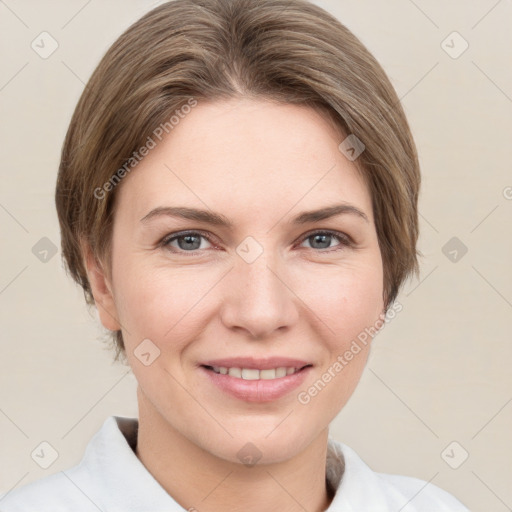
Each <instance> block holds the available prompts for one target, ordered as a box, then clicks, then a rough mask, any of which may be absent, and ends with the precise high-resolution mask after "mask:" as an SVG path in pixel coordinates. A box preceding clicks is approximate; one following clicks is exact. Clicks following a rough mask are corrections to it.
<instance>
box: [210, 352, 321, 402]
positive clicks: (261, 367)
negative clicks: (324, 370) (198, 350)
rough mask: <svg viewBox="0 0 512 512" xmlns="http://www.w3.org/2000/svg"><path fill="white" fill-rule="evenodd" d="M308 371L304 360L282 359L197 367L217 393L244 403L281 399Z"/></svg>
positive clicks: (241, 359) (221, 361) (231, 360)
mask: <svg viewBox="0 0 512 512" xmlns="http://www.w3.org/2000/svg"><path fill="white" fill-rule="evenodd" d="M311 368H312V364H311V363H308V362H307V361H305V360H300V359H291V358H284V357H274V358H267V359H255V358H245V357H239V358H229V359H215V360H210V361H205V362H203V363H202V364H201V366H200V369H201V370H202V372H203V374H204V375H205V376H206V377H207V378H208V379H209V380H210V382H213V383H214V384H215V385H216V386H217V387H218V388H219V389H220V390H221V391H223V392H224V393H227V394H229V395H231V396H234V397H235V398H238V399H240V400H244V401H248V402H269V401H273V400H277V399H279V398H281V397H284V396H285V395H287V394H288V393H290V392H291V391H292V390H293V389H295V388H296V387H298V386H299V385H300V384H301V383H302V382H303V381H304V379H305V378H306V375H307V374H308V373H309V371H310V370H311Z"/></svg>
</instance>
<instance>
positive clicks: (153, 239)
mask: <svg viewBox="0 0 512 512" xmlns="http://www.w3.org/2000/svg"><path fill="white" fill-rule="evenodd" d="M344 138H345V137H344V136H343V135H342V134H341V133H340V132H338V131H337V130H336V129H335V128H334V127H333V126H332V124H330V123H329V122H328V121H327V120H326V119H325V118H324V117H323V116H322V115H321V114H319V113H318V112H317V111H315V110H313V109H311V108H309V107H304V106H295V105H288V104H286V105H285V104H275V103H272V102H265V101H261V100H259V101H256V100H248V99H244V100H239V99H236V100H234V99H233V100H229V101H223V102H213V103H201V102H200V103H199V104H198V105H197V106H196V107H195V108H193V109H192V111H191V112H190V113H189V114H188V115H187V116H186V117H185V118H183V119H181V120H180V122H179V124H178V125H177V126H175V127H174V129H173V130H172V131H171V132H170V133H169V135H167V138H164V139H163V140H162V141H161V142H159V143H158V145H157V146H156V147H155V148H154V149H152V150H151V151H150V153H149V154H148V155H147V156H146V157H145V158H144V160H142V162H141V163H140V164H139V165H138V166H137V167H136V168H135V169H134V170H133V171H132V172H131V173H130V174H129V175H127V176H126V177H125V178H124V180H123V182H122V184H121V185H120V188H119V190H118V191H117V192H118V194H119V195H118V197H117V204H116V212H115V220H114V228H113V240H112V241H113V243H112V275H111V279H110V280H109V281H107V287H108V291H107V292H106V293H105V295H104V296H103V297H102V301H103V307H101V308H98V309H99V313H100V316H101V319H102V322H103V324H104V325H105V326H106V327H107V328H110V329H117V328H121V329H122V332H123V338H124V340H125V346H126V351H127V357H128V361H129V364H130V366H131V367H132V369H133V373H134V374H135V377H136V378H137V381H138V383H139V401H141V400H142V401H143V402H144V404H143V405H144V409H145V410H151V411H153V412H154V414H157V415H158V416H159V417H160V418H162V419H163V421H165V424H166V426H168V428H169V429H170V430H172V431H173V432H177V433H179V434H180V435H181V436H183V437H184V438H186V439H188V440H189V441H191V443H193V444H194V445H196V446H198V447H200V448H202V449H204V450H206V451H207V452H209V453H211V454H213V455H215V456H217V457H220V458H222V459H225V460H230V461H233V462H239V459H240V456H239V455H237V453H238V451H239V450H240V448H241V447H242V446H244V445H245V443H246V442H248V441H250V442H251V443H253V444H254V445H255V446H257V447H258V449H259V450H260V452H261V456H262V459H261V461H260V462H261V463H264V462H268V463H271V462H278V461H284V460H287V459H290V458H292V457H293V456H294V455H295V454H298V453H299V452H300V451H301V450H303V449H305V448H306V447H307V446H308V445H310V443H312V442H313V441H314V440H315V439H317V438H318V437H319V436H320V434H321V432H322V431H324V432H325V428H326V427H327V426H328V424H329V423H330V422H331V420H332V419H333V418H334V417H335V416H336V414H337V413H338V412H339V411H340V409H341V408H342V407H343V406H344V404H345V403H346V402H347V400H348V399H349V397H350V396H351V394H352V392H353V391H354V388H355V386H356V384H357V382H358V381H359V378H360V375H361V372H362V370H363V368H364V365H365V363H366V360H367V356H368V351H369V347H370V343H369V341H370V340H367V342H366V344H364V343H362V342H361V341H357V340H358V336H360V334H361V333H362V332H364V330H365V328H368V327H372V326H375V325H376V322H377V324H378V321H379V316H380V315H381V313H382V311H383V308H384V304H383V300H382V294H383V268H382V260H381V253H380V250H379V245H378V240H377V234H376V230H375V225H374V219H373V212H372V206H371V197H370V194H369V191H368V189H367V187H366V186H365V184H364V181H363V179H362V178H361V177H360V176H359V175H358V172H357V170H356V168H355V165H354V163H353V162H351V161H349V160H348V159H347V158H346V157H345V156H344V155H343V154H342V153H341V152H340V150H339V149H338V146H339V144H340V143H341V141H342V140H343V139H344ZM340 205H342V208H341V209H338V210H339V211H338V213H337V214H335V215H331V216H327V215H323V216H322V215H316V216H315V215H305V212H312V211H317V210H322V209H325V208H329V207H335V206H340ZM347 206H349V208H346V207H347ZM177 208H180V209H181V210H177ZM171 209H175V210H171ZM185 209H186V210H185ZM192 210H201V211H203V212H206V213H194V212H193V211H192ZM180 211H181V214H180ZM358 212H359V213H358ZM331 213H332V211H331ZM208 216H209V217H210V218H209V217H208ZM322 217H324V218H322ZM94 288H96V290H95V291H96V294H98V295H99V294H100V293H101V292H100V290H99V288H98V287H97V286H95V285H94V284H93V289H94ZM93 291H94V290H93ZM114 319H116V320H114ZM120 326H121V327H120ZM359 339H360V338H359ZM355 341H356V345H357V348H356V345H354V342H355ZM348 352H351V354H352V356H350V354H349V353H348ZM283 368H284V369H283ZM276 369H277V370H276ZM258 370H260V371H258ZM226 372H227V373H226ZM139 405H140V404H139ZM287 415H288V416H287ZM285 416H287V417H286V419H285V420H284V421H283V418H285ZM269 433H272V434H271V435H269Z"/></svg>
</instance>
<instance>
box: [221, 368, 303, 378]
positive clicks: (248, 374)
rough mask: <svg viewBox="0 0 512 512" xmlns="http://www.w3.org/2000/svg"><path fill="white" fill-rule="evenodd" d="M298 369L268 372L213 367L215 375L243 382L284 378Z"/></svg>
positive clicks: (254, 369) (274, 369)
mask: <svg viewBox="0 0 512 512" xmlns="http://www.w3.org/2000/svg"><path fill="white" fill-rule="evenodd" d="M298 370H299V368H293V367H290V368H286V367H284V366H282V367H280V368H271V369H269V370H258V369H256V368H226V367H224V366H214V367H213V371H214V372H215V373H222V374H223V375H229V376H230V377H238V378H239V379H244V380H258V379H264V380H272V379H279V378H281V377H286V376H287V375H291V374H292V373H295V372H296V371H298Z"/></svg>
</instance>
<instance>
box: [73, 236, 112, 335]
mask: <svg viewBox="0 0 512 512" xmlns="http://www.w3.org/2000/svg"><path fill="white" fill-rule="evenodd" d="M81 246H82V254H83V258H84V264H85V269H86V271H87V278H88V279H89V284H90V285H91V290H92V295H93V297H94V302H95V304H96V309H97V310H98V314H99V317H100V320H101V323H102V324H103V327H105V328H106V329H108V330H109V331H118V330H120V329H121V324H120V323H119V320H118V318H119V316H118V314H117V308H116V304H115V301H114V294H113V292H112V283H111V282H110V279H109V277H108V276H107V273H106V272H105V270H104V269H103V266H102V265H101V263H100V262H99V261H98V260H97V258H96V257H95V256H94V254H93V253H92V250H91V248H90V246H89V244H88V243H87V242H82V243H81Z"/></svg>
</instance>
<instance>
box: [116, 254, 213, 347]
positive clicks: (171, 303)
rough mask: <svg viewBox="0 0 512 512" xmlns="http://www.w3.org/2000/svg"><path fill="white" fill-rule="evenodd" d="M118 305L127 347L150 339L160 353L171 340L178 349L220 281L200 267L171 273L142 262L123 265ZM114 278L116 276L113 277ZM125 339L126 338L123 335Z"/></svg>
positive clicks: (119, 272)
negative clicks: (194, 319)
mask: <svg viewBox="0 0 512 512" xmlns="http://www.w3.org/2000/svg"><path fill="white" fill-rule="evenodd" d="M117 276H118V280H117V283H116V284H117V286H116V292H117V297H116V305H117V309H118V313H119V316H120V320H121V323H122V324H123V326H124V327H125V329H126V330H127V331H128V333H127V336H125V338H127V339H125V342H126V345H127V346H128V345H131V346H134V345H136V344H138V343H140V341H142V339H144V338H149V339H150V340H152V341H154V343H156V344H157V345H158V346H159V347H160V349H161V350H163V349H164V346H163V345H164V342H165V341H169V340H171V339H172V341H173V343H172V345H173V347H176V348H177V347H178V346H179V338H180V337H181V335H180V333H181V332H182V331H183V329H184V326H185V325H188V327H187V329H190V328H191V326H190V322H191V321H193V318H194V317H196V316H197V315H198V312H199V311H201V301H202V299H204V297H205V296H206V295H207V294H208V291H209V290H210V289H211V288H212V287H213V285H214V284H215V282H216V280H218V278H217V277H216V274H215V275H212V272H211V270H210V271H208V270H205V271H201V270H200V269H198V267H194V268H193V267H192V266H189V267H185V266H184V267H183V268H180V269H176V268H174V269H171V268H166V267H163V266H153V265H149V264H148V262H145V261H143V260H140V261H137V260H134V261H133V262H128V261H126V260H125V261H124V262H122V261H120V262H119V265H118V267H117ZM114 277H115V276H114ZM123 336H124V334H123Z"/></svg>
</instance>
